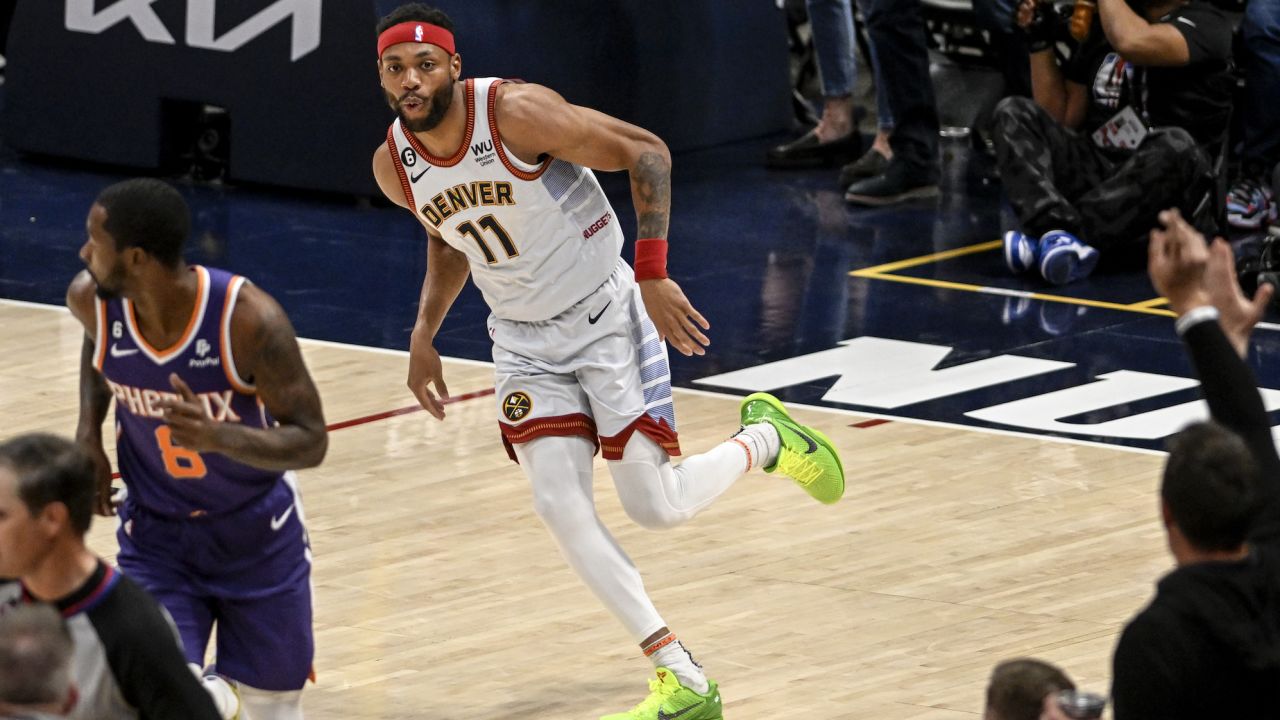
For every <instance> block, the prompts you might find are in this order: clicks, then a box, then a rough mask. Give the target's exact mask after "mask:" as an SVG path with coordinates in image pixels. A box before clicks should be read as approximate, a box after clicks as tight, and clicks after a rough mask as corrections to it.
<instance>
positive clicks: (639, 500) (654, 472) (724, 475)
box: [609, 425, 778, 530]
mask: <svg viewBox="0 0 1280 720" xmlns="http://www.w3.org/2000/svg"><path fill="white" fill-rule="evenodd" d="M777 455H778V433H777V431H776V430H774V428H773V426H772V425H761V426H752V427H749V428H744V429H743V430H742V431H740V432H739V433H738V434H736V435H734V437H733V438H731V439H729V440H727V441H725V442H722V443H720V444H719V445H717V446H715V447H714V448H712V449H711V450H709V451H707V452H705V453H702V454H701V455H693V456H690V457H688V458H686V459H685V461H684V462H682V463H680V464H679V465H672V463H671V460H670V458H669V457H668V456H667V452H666V450H663V449H662V448H661V447H659V446H658V444H657V443H655V442H654V441H653V440H652V439H651V438H649V437H648V436H647V435H645V434H644V433H640V432H637V433H635V434H633V435H632V436H631V438H630V439H629V440H627V444H626V446H625V448H624V450H623V452H622V458H621V459H618V460H610V461H609V473H610V474H611V475H612V476H613V484H614V486H615V487H616V488H617V489H618V498H619V499H620V500H621V501H622V507H623V508H624V509H625V510H626V511H627V515H629V516H630V517H631V519H632V520H634V521H635V522H636V524H638V525H640V526H641V527H644V528H648V529H650V530H665V529H667V528H672V527H675V526H677V525H680V524H681V523H683V522H685V521H687V520H689V519H690V518H692V517H693V516H694V515H697V514H698V513H699V512H701V511H702V510H703V509H704V508H706V507H708V506H710V505H711V503H712V502H714V501H715V499H716V498H718V497H720V495H722V494H723V493H724V492H725V491H726V490H728V489H729V488H730V487H732V486H733V483H734V482H736V481H737V479H738V478H740V477H742V476H743V475H744V474H746V473H747V472H748V471H749V470H751V469H752V468H753V467H758V466H762V465H767V464H769V463H772V462H773V461H774V458H776V457H777Z"/></svg>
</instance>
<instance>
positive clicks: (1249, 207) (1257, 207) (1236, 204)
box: [1227, 178, 1277, 230]
mask: <svg viewBox="0 0 1280 720" xmlns="http://www.w3.org/2000/svg"><path fill="white" fill-rule="evenodd" d="M1276 216H1277V207H1276V197H1275V195H1274V194H1273V193H1272V191H1271V188H1269V187H1267V186H1266V185H1265V184H1263V183H1262V182H1260V181H1258V180H1253V179H1250V178H1245V179H1242V180H1237V181H1236V183H1235V184H1234V185H1232V186H1231V190H1230V192H1228V193H1227V224H1229V225H1230V226H1231V227H1233V228H1237V229H1240V230H1256V229H1258V228H1260V227H1266V226H1267V225H1269V224H1271V223H1274V222H1275V221H1276Z"/></svg>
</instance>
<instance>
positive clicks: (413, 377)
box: [373, 145, 471, 420]
mask: <svg viewBox="0 0 1280 720" xmlns="http://www.w3.org/2000/svg"><path fill="white" fill-rule="evenodd" d="M373 176H374V178H375V179H376V180H377V181H378V187H379V188H381V190H382V194H383V195H386V196H387V199H388V200H390V201H391V202H393V203H395V204H397V205H399V206H400V207H402V208H405V209H407V210H408V211H409V212H411V213H413V214H414V217H417V213H416V212H415V211H414V209H413V208H412V207H410V205H409V201H408V198H406V197H405V195H404V188H403V187H402V186H401V185H400V177H399V175H398V173H397V172H396V169H395V165H394V163H393V162H392V159H391V154H390V150H389V149H388V148H387V146H386V145H379V146H378V149H377V150H375V151H374V153H373ZM419 222H422V221H421V219H419ZM422 227H423V228H424V229H425V230H426V231H427V273H426V276H425V277H424V278H423V279H422V292H421V294H420V295H419V297H418V318H417V320H416V321H415V322H414V324H413V333H412V335H410V336H409V379H408V385H409V389H410V390H411V391H413V395H414V397H416V398H417V399H418V403H419V404H421V405H422V407H423V409H425V410H426V411H427V412H429V413H431V415H432V416H433V417H435V418H436V419H439V420H443V419H444V403H443V402H442V399H444V398H447V397H449V389H448V388H447V387H446V386H445V384H444V369H443V367H442V366H441V364H440V353H438V352H436V349H435V337H436V333H437V332H439V331H440V325H441V323H443V322H444V317H445V315H447V314H448V312H449V308H450V307H451V306H452V305H453V301H454V300H456V299H457V298H458V293H460V292H462V287H463V285H466V283H467V276H468V275H469V274H470V272H471V270H470V267H469V266H468V265H467V256H466V255H464V254H462V253H461V252H459V251H457V250H455V249H453V248H452V247H450V246H449V244H448V243H446V242H445V241H444V238H442V237H440V235H439V234H438V233H436V232H435V231H434V230H432V229H431V228H429V227H427V226H426V224H425V223H423V225H422ZM432 387H434V388H435V392H432Z"/></svg>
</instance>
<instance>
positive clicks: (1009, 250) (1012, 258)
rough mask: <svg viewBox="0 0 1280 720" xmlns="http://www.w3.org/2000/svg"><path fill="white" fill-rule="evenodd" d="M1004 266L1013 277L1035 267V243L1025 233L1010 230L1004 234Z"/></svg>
mask: <svg viewBox="0 0 1280 720" xmlns="http://www.w3.org/2000/svg"><path fill="white" fill-rule="evenodd" d="M1004 264H1005V265H1006V266H1007V267H1008V268H1009V270H1010V271H1011V272H1012V273H1013V274H1014V275H1020V274H1022V273H1024V272H1026V271H1027V270H1030V269H1031V268H1033V267H1035V264H1036V241H1035V240H1032V239H1031V238H1029V237H1027V235H1026V233H1022V232H1018V231H1017V230H1010V231H1009V232H1007V233H1005V234H1004Z"/></svg>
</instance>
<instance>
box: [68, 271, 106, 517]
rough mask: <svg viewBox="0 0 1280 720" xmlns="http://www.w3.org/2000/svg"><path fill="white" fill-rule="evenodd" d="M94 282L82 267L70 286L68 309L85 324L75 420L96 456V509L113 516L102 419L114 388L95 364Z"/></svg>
mask: <svg viewBox="0 0 1280 720" xmlns="http://www.w3.org/2000/svg"><path fill="white" fill-rule="evenodd" d="M94 287H95V283H94V282H93V278H92V277H90V276H89V271H88V270H81V271H80V272H79V273H78V274H76V276H75V278H73V279H72V280H71V285H70V287H68V288H67V308H69V309H70V310H71V314H72V315H74V316H75V318H76V319H77V320H79V321H80V324H81V325H82V326H83V327H84V343H83V345H82V347H81V349H80V416H79V419H78V420H77V422H76V442H77V443H78V444H79V445H80V446H81V447H82V448H84V450H85V451H86V452H88V453H89V456H90V457H91V458H93V465H94V471H95V473H96V475H97V496H96V497H95V498H94V512H96V513H98V514H99V515H106V516H110V515H114V514H115V510H114V508H113V507H112V504H111V461H110V460H108V459H107V452H106V450H104V449H103V447H102V422H103V420H105V419H106V418H107V410H109V409H110V408H111V390H109V389H108V388H107V383H106V380H104V379H103V377H102V373H100V372H98V368H97V366H96V365H95V364H94V361H93V359H94V355H95V354H96V352H97V332H98V323H97V316H96V313H95V312H94V304H95V303H96V302H97V299H96V297H95V295H94Z"/></svg>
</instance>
